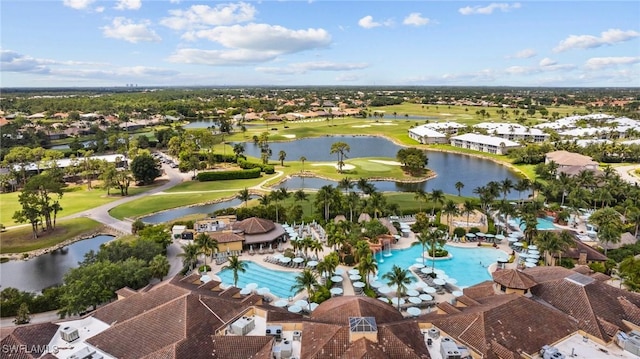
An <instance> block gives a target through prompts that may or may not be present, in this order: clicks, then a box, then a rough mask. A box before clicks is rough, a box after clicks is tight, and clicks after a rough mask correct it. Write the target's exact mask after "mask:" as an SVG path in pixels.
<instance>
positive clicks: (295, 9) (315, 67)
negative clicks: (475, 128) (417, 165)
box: [0, 0, 640, 87]
mask: <svg viewBox="0 0 640 359" xmlns="http://www.w3.org/2000/svg"><path fill="white" fill-rule="evenodd" d="M0 7H1V11H0V14H1V15H0V19H1V25H0V31H1V32H2V34H3V36H2V45H1V49H0V52H1V54H0V59H1V63H0V86H2V87H92V86H120V87H126V86H131V85H133V86H139V87H148V86H265V85H273V86H288V85H289V86H524V87H527V86H550V87H556V86H557V87H638V86H640V2H637V1H620V2H615V1H614V2H610V1H606V2H605V1H582V2H572V1H556V2H543V1H521V2H489V1H482V2H478V1H446V2H445V1H435V2H418V1H398V2H396V1H346V2H343V1H324V0H318V1H304V2H303V1H262V2H254V1H246V2H221V1H180V0H169V1H156V0H153V1H152V0H146V1H145V0H117V1H96V0H55V1H54V0H44V1H18V0H2V1H1V3H0Z"/></svg>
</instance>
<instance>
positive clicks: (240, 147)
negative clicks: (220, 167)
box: [233, 142, 245, 161]
mask: <svg viewBox="0 0 640 359" xmlns="http://www.w3.org/2000/svg"><path fill="white" fill-rule="evenodd" d="M244 151H245V148H244V143H242V142H239V143H236V144H234V145H233V153H234V154H235V155H236V161H237V160H238V157H240V156H242V154H243V153H244Z"/></svg>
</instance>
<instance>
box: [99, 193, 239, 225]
mask: <svg viewBox="0 0 640 359" xmlns="http://www.w3.org/2000/svg"><path fill="white" fill-rule="evenodd" d="M236 194H238V192H237V191H229V192H208V193H207V192H205V193H176V194H159V195H152V196H146V197H143V198H140V199H137V200H135V201H131V202H127V203H125V204H122V205H120V206H117V207H115V208H113V209H112V210H111V211H109V213H110V214H111V215H112V216H113V217H115V218H118V219H124V218H137V217H141V216H144V215H147V214H150V213H154V212H158V211H163V210H165V209H171V208H176V207H182V206H188V205H191V204H198V203H207V202H212V201H215V200H217V199H220V198H227V197H233V196H235V195H236Z"/></svg>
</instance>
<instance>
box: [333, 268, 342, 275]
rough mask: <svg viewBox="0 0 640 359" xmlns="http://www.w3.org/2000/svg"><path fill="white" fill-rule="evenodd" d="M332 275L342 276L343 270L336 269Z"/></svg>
mask: <svg viewBox="0 0 640 359" xmlns="http://www.w3.org/2000/svg"><path fill="white" fill-rule="evenodd" d="M334 273H335V274H337V275H343V274H344V269H342V268H338V269H336V271H335V272H334Z"/></svg>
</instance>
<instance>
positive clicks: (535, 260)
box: [525, 258, 538, 263]
mask: <svg viewBox="0 0 640 359" xmlns="http://www.w3.org/2000/svg"><path fill="white" fill-rule="evenodd" d="M525 262H529V263H538V258H527V259H526V260H525Z"/></svg>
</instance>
